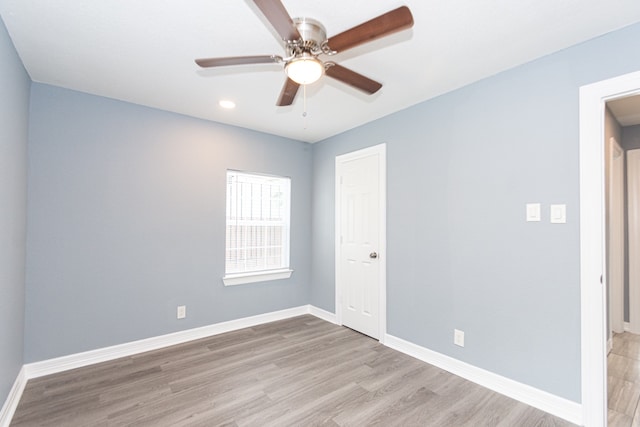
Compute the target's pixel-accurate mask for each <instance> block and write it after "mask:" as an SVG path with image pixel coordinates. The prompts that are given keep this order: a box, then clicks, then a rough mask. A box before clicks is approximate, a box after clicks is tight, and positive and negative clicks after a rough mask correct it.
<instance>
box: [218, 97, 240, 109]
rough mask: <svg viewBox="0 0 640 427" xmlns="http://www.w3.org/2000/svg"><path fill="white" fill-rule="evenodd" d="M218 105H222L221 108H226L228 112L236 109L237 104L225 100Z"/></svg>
mask: <svg viewBox="0 0 640 427" xmlns="http://www.w3.org/2000/svg"><path fill="white" fill-rule="evenodd" d="M218 104H220V106H221V107H222V108H226V109H228V110H230V109H232V108H236V103H235V102H233V101H229V100H227V99H223V100H222V101H220V102H219V103H218Z"/></svg>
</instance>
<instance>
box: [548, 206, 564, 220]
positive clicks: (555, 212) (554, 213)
mask: <svg viewBox="0 0 640 427" xmlns="http://www.w3.org/2000/svg"><path fill="white" fill-rule="evenodd" d="M550 218H551V223H552V224H564V223H566V222H567V205H551V213H550Z"/></svg>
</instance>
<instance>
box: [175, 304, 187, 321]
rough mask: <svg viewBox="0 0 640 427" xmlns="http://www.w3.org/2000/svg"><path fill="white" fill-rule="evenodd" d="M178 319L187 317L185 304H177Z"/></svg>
mask: <svg viewBox="0 0 640 427" xmlns="http://www.w3.org/2000/svg"><path fill="white" fill-rule="evenodd" d="M177 317H178V319H184V318H185V317H187V306H186V305H179V306H178V316H177Z"/></svg>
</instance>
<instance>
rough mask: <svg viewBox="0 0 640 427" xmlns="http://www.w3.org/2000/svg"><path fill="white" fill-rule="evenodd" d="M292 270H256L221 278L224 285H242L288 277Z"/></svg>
mask: <svg viewBox="0 0 640 427" xmlns="http://www.w3.org/2000/svg"><path fill="white" fill-rule="evenodd" d="M291 273H293V270H290V269H288V268H285V269H282V270H271V271H257V272H255V273H238V274H227V275H226V276H224V277H223V278H222V282H223V283H224V285H225V286H234V285H244V284H245V283H255V282H267V281H269V280H279V279H288V278H289V277H291Z"/></svg>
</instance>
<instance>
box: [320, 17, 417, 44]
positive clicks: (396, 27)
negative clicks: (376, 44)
mask: <svg viewBox="0 0 640 427" xmlns="http://www.w3.org/2000/svg"><path fill="white" fill-rule="evenodd" d="M412 26H413V15H411V11H410V10H409V8H408V7H407V6H401V7H399V8H397V9H394V10H392V11H390V12H387V13H385V14H382V15H380V16H378V17H377V18H373V19H371V20H370V21H367V22H364V23H362V24H360V25H358V26H356V27H353V28H351V29H349V30H346V31H344V32H342V33H340V34H338V35H336V36H333V37H331V38H330V39H329V40H327V44H328V45H329V48H330V49H331V50H333V51H335V52H343V51H345V50H347V49H351V48H352V47H355V46H358V45H361V44H363V43H366V42H370V41H373V40H375V39H378V38H380V37H384V36H388V35H390V34H393V33H395V32H397V31H401V30H405V29H407V28H411V27H412Z"/></svg>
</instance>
